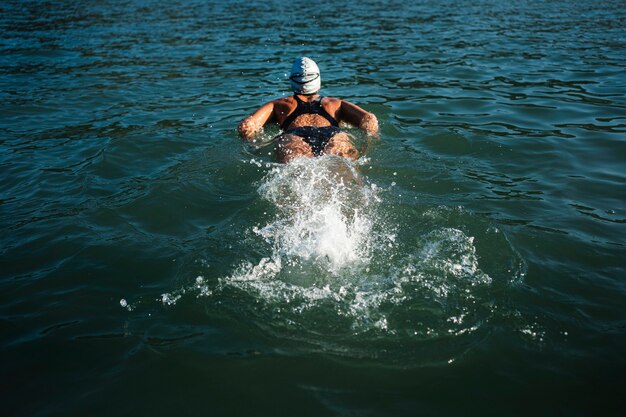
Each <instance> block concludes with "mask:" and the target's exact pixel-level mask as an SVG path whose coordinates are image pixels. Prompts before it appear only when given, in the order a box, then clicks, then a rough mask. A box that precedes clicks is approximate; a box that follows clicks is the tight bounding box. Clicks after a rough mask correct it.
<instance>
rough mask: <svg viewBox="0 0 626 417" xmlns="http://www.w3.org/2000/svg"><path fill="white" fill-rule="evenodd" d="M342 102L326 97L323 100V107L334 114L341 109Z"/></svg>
mask: <svg viewBox="0 0 626 417" xmlns="http://www.w3.org/2000/svg"><path fill="white" fill-rule="evenodd" d="M341 102H342V100H341V99H339V98H336V97H324V99H323V100H322V106H324V108H325V109H326V111H328V113H330V114H333V113H334V112H336V111H338V110H339V109H340V108H341Z"/></svg>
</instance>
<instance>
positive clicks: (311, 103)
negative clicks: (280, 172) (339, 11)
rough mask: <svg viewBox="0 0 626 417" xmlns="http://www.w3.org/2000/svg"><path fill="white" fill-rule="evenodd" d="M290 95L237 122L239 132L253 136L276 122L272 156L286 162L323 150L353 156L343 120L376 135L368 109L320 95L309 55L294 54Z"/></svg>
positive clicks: (375, 123) (355, 153) (356, 154)
mask: <svg viewBox="0 0 626 417" xmlns="http://www.w3.org/2000/svg"><path fill="white" fill-rule="evenodd" d="M289 80H290V83H291V89H292V90H293V92H294V95H293V96H290V97H285V98H279V99H276V100H272V101H270V102H269V103H266V104H264V105H263V106H261V107H260V108H259V109H258V110H257V111H255V112H254V113H253V114H252V115H251V116H249V117H247V118H245V119H244V120H243V121H242V122H241V123H240V124H239V128H238V130H239V135H240V136H241V137H243V138H244V139H246V140H249V141H251V140H253V139H254V138H255V136H256V135H257V134H258V133H259V132H261V131H262V129H263V126H265V125H266V124H267V123H278V125H279V126H280V128H281V129H282V133H281V134H280V135H279V136H277V137H276V142H277V147H276V159H277V160H278V161H279V162H284V163H286V162H289V161H292V160H294V159H296V158H300V157H303V156H306V157H313V156H319V155H324V154H332V155H339V156H342V157H344V158H350V159H357V158H358V157H359V152H358V151H357V149H356V148H355V146H354V144H353V143H352V140H351V137H350V135H349V134H348V133H347V132H344V131H342V130H341V129H340V128H339V123H340V122H344V123H348V124H350V125H353V126H358V127H359V128H360V129H361V130H363V131H364V132H365V133H366V134H368V135H370V136H375V137H378V120H377V119H376V116H374V115H373V114H372V113H369V112H366V111H365V110H363V109H362V108H360V107H359V106H357V105H355V104H352V103H350V102H348V101H345V100H340V99H338V98H332V97H322V96H320V95H319V94H318V93H319V90H320V86H321V78H320V70H319V68H318V67H317V64H316V63H315V62H314V61H313V60H312V59H310V58H307V57H301V58H297V59H296V60H295V62H294V63H293V66H292V68H291V76H290V77H289Z"/></svg>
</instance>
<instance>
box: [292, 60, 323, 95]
mask: <svg viewBox="0 0 626 417" xmlns="http://www.w3.org/2000/svg"><path fill="white" fill-rule="evenodd" d="M289 80H290V82H291V89H292V90H293V92H294V93H296V94H315V93H317V92H318V91H319V90H320V86H321V81H322V79H321V77H320V69H319V68H318V67H317V64H316V63H315V61H313V60H312V59H310V58H307V57H305V56H303V57H300V58H296V60H295V61H294V62H293V66H292V67H291V76H290V77H289Z"/></svg>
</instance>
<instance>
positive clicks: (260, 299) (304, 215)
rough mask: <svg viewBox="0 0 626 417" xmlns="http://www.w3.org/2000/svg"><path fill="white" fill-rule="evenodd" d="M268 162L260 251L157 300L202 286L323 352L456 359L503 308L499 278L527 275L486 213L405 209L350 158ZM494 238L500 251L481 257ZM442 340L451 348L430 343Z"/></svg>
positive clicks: (250, 240)
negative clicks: (224, 272) (224, 271)
mask: <svg viewBox="0 0 626 417" xmlns="http://www.w3.org/2000/svg"><path fill="white" fill-rule="evenodd" d="M361 163H364V162H361ZM365 163H366V162H365ZM267 169H268V171H267V173H266V175H265V176H264V178H263V179H262V180H261V181H260V184H259V187H258V193H259V195H260V196H261V198H262V199H263V200H264V201H265V202H266V203H269V206H268V207H267V208H266V209H264V211H263V217H262V218H261V219H262V220H261V221H259V223H258V224H256V225H254V226H252V227H251V228H250V229H249V230H248V231H247V233H246V234H245V236H246V237H245V239H246V241H245V242H244V246H245V247H249V248H250V249H254V251H253V252H254V254H256V256H257V258H256V259H248V260H242V261H241V262H240V263H239V264H238V265H235V266H234V269H233V270H232V272H230V273H228V274H227V275H222V276H219V277H214V278H210V277H209V276H206V275H204V276H197V277H196V279H195V282H194V284H193V285H192V286H191V287H188V288H183V289H181V290H178V291H172V292H169V293H166V294H163V295H162V297H161V298H160V301H161V303H162V304H164V305H167V306H170V305H174V304H176V303H177V302H178V301H179V300H180V299H181V297H182V296H184V295H185V294H186V293H189V294H195V296H196V297H204V298H207V299H211V300H214V301H215V302H216V304H215V305H216V308H218V309H219V311H220V314H224V313H225V312H226V311H229V312H230V314H232V315H233V316H234V317H237V318H241V317H244V318H245V321H246V322H249V323H251V324H252V325H253V326H255V327H257V328H259V329H262V331H263V332H264V333H265V334H272V335H274V336H275V337H277V338H279V339H292V340H298V341H300V342H304V343H305V344H306V345H307V346H317V347H318V348H319V349H321V350H323V351H325V352H328V351H332V352H335V353H338V354H347V355H349V356H354V355H357V356H375V357H380V356H381V355H382V354H383V353H382V352H385V353H386V354H388V355H389V357H393V358H398V359H399V358H402V357H405V358H406V355H409V356H411V355H424V353H423V352H426V351H428V352H431V354H432V352H433V351H434V352H437V354H439V353H440V354H441V357H440V358H430V359H431V360H438V361H442V360H445V361H446V362H448V363H452V362H454V360H455V358H456V357H458V355H459V354H460V352H462V351H463V350H464V349H465V348H466V346H467V345H468V344H469V343H470V342H467V341H466V342H460V340H467V338H469V339H472V338H478V339H479V338H480V337H479V336H476V335H479V334H480V331H481V329H484V326H485V324H486V323H488V322H489V320H490V319H491V318H492V317H493V316H494V314H496V313H497V312H498V309H499V308H500V305H499V304H500V303H499V300H498V299H497V298H496V296H495V295H494V294H496V293H497V292H498V289H499V288H500V286H501V285H502V284H504V285H509V284H511V283H513V282H515V281H516V280H517V279H518V277H519V276H521V275H523V265H522V264H523V263H522V262H521V259H520V258H519V255H518V254H517V253H516V252H515V251H514V250H513V249H512V247H511V246H510V244H509V243H508V241H507V240H506V237H505V236H504V234H503V233H501V232H500V231H499V230H495V228H494V227H493V225H491V224H490V222H489V221H488V220H486V219H483V218H481V217H479V216H476V215H474V214H472V213H469V212H467V211H465V210H464V209H462V208H448V207H444V206H439V207H425V208H423V209H422V210H416V209H414V208H411V209H410V210H404V211H399V210H398V208H397V207H394V206H390V205H389V203H388V202H386V200H387V199H388V198H387V196H386V193H387V190H386V188H385V187H379V186H377V185H376V184H373V183H371V182H370V181H369V180H368V179H367V178H365V177H364V176H363V175H361V173H360V170H361V169H362V168H361V166H359V165H357V164H355V163H353V162H351V161H348V160H346V159H343V158H338V157H333V156H324V157H320V158H314V159H307V158H302V159H299V160H297V161H294V162H292V163H290V164H287V165H274V164H271V165H270V166H269V167H267ZM390 212H391V213H393V215H394V216H395V217H392V216H390V215H388V213H390ZM398 213H401V214H398ZM400 224H402V225H403V226H400ZM487 242H488V243H487ZM494 247H497V249H498V251H497V252H498V256H497V257H494V256H489V259H490V262H484V261H481V259H483V258H484V257H485V255H490V252H491V250H492V248H494ZM251 252H252V251H251ZM252 256H255V255H252ZM203 265H205V264H204V263H203ZM515 265H518V266H519V267H515ZM205 266H206V268H208V264H207V265H205ZM485 268H486V269H485ZM451 338H452V339H454V340H455V343H448V342H447V341H449V340H451ZM440 343H443V344H444V345H446V346H451V347H450V348H449V349H447V350H446V349H443V350H441V349H434V350H433V349H428V348H427V347H426V346H427V345H429V344H430V345H432V344H436V345H437V346H439V345H438V344H440ZM381 344H382V345H381ZM396 346H397V348H396ZM408 346H411V349H409V350H407V347H408ZM431 347H432V346H431ZM420 352H422V353H420ZM394 360H395V359H394Z"/></svg>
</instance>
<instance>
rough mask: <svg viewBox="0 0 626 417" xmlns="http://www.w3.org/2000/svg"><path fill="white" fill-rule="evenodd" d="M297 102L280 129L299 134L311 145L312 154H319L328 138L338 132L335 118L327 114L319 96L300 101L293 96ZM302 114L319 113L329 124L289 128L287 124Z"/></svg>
mask: <svg viewBox="0 0 626 417" xmlns="http://www.w3.org/2000/svg"><path fill="white" fill-rule="evenodd" d="M293 97H294V98H295V99H296V101H297V102H298V107H296V109H295V110H294V111H293V112H291V114H289V116H287V118H286V119H285V121H284V122H283V123H282V124H281V125H280V127H281V129H283V130H284V131H285V133H290V134H293V135H296V136H300V137H301V138H302V139H304V141H305V142H306V143H308V144H309V146H311V150H312V151H313V154H315V155H316V156H319V155H320V154H321V153H322V151H323V150H324V148H325V147H326V145H327V144H328V142H329V141H330V139H331V138H332V137H333V136H334V135H335V134H336V133H338V132H340V129H339V123H338V122H337V120H336V119H335V118H334V117H333V116H331V115H330V114H328V112H327V111H326V110H325V109H324V107H323V106H322V99H323V97H320V98H319V99H318V100H314V101H310V102H306V101H302V100H300V99H299V98H298V96H297V95H294V96H293ZM302 114H319V115H320V116H322V117H323V118H324V119H326V120H328V121H329V122H330V124H331V125H330V126H322V127H318V126H301V127H294V128H291V129H289V125H290V124H292V123H293V121H294V120H296V118H297V117H298V116H300V115H302Z"/></svg>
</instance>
